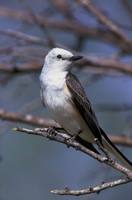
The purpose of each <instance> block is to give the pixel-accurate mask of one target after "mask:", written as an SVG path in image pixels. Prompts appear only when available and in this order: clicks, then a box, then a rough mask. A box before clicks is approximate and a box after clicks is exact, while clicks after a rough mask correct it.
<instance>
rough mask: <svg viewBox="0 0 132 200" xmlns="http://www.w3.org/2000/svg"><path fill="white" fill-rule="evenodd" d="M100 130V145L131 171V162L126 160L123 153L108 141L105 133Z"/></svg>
mask: <svg viewBox="0 0 132 200" xmlns="http://www.w3.org/2000/svg"><path fill="white" fill-rule="evenodd" d="M100 130H101V134H102V136H103V140H102V143H103V145H104V147H105V148H106V149H107V150H108V151H109V152H110V153H111V154H112V155H114V156H115V157H116V158H117V159H118V160H119V161H120V162H121V163H122V164H123V165H124V166H125V167H127V168H128V169H130V170H132V162H131V161H130V160H128V159H127V158H126V157H125V156H124V155H123V153H121V151H120V150H119V149H118V148H117V147H116V146H115V145H114V144H113V143H112V142H111V141H110V139H109V138H108V137H107V135H106V134H105V132H104V131H103V130H102V129H100Z"/></svg>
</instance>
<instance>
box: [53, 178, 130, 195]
mask: <svg viewBox="0 0 132 200" xmlns="http://www.w3.org/2000/svg"><path fill="white" fill-rule="evenodd" d="M131 181H132V179H128V178H122V179H117V180H114V181H111V182H106V183H103V184H100V185H96V186H92V187H88V188H86V189H80V190H71V189H69V188H65V189H63V190H51V193H53V194H58V195H73V196H81V195H88V194H92V193H97V194H98V193H99V192H101V191H103V190H106V189H108V188H113V187H116V186H119V185H122V184H126V183H129V182H131Z"/></svg>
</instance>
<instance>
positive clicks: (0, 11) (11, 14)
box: [0, 6, 131, 52]
mask: <svg viewBox="0 0 132 200" xmlns="http://www.w3.org/2000/svg"><path fill="white" fill-rule="evenodd" d="M0 16H2V17H8V18H12V19H18V20H21V21H24V22H26V23H30V24H33V23H34V20H33V19H32V17H31V15H30V13H29V12H25V11H20V10H19V11H16V10H13V9H9V8H6V7H2V6H0ZM36 17H37V19H38V20H39V23H41V26H43V27H45V26H46V27H49V28H53V29H59V30H61V31H71V32H73V33H74V34H77V35H78V36H81V37H86V38H88V37H89V38H93V39H94V40H95V39H97V40H102V41H105V42H107V43H112V44H113V45H117V46H118V47H119V48H122V43H121V41H122V40H121V39H120V38H118V37H117V36H116V35H115V34H113V32H108V31H106V30H103V29H101V28H92V27H88V26H85V25H82V24H80V23H77V22H75V20H73V19H71V20H68V19H67V20H63V21H62V22H61V21H55V20H49V19H48V18H46V17H45V18H44V17H42V16H40V15H36ZM127 49H128V48H127ZM130 52H131V51H130Z"/></svg>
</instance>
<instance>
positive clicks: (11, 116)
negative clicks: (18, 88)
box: [0, 108, 132, 147]
mask: <svg viewBox="0 0 132 200" xmlns="http://www.w3.org/2000/svg"><path fill="white" fill-rule="evenodd" d="M0 119H2V120H7V121H11V122H19V123H25V124H28V125H33V126H42V127H56V128H59V127H60V125H59V124H57V123H56V122H55V121H54V120H52V119H47V118H43V117H38V116H33V115H31V114H26V115H24V114H21V113H18V112H9V111H6V110H4V109H2V108H0ZM109 138H110V140H111V141H112V142H113V143H114V144H117V145H123V146H126V147H132V138H131V137H129V136H126V135H109Z"/></svg>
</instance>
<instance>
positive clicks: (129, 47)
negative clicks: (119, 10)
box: [77, 0, 132, 51]
mask: <svg viewBox="0 0 132 200" xmlns="http://www.w3.org/2000/svg"><path fill="white" fill-rule="evenodd" d="M77 2H79V4H80V5H82V6H83V7H84V8H85V9H87V10H88V11H89V12H91V13H92V14H93V15H94V16H95V17H96V18H97V20H98V21H99V22H101V23H102V24H103V25H105V26H106V27H107V28H108V30H110V31H111V32H113V33H114V34H115V35H116V36H117V37H119V38H120V39H121V40H122V49H124V50H125V51H132V41H131V40H129V39H128V38H127V37H126V36H125V35H124V33H123V32H122V31H121V30H120V28H119V27H118V26H117V25H116V24H114V22H112V21H111V20H110V19H109V18H108V17H106V16H105V14H104V13H102V12H101V11H100V10H99V9H98V8H97V7H96V5H95V4H94V3H93V2H92V1H91V0H77Z"/></svg>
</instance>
